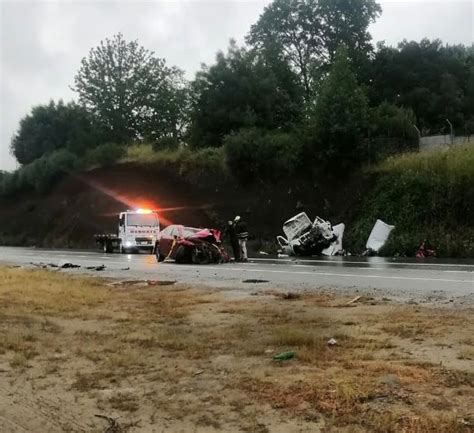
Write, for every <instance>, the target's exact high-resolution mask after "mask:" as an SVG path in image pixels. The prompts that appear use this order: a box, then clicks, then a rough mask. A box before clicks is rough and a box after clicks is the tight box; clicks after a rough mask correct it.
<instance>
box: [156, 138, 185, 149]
mask: <svg viewBox="0 0 474 433" xmlns="http://www.w3.org/2000/svg"><path fill="white" fill-rule="evenodd" d="M178 147H179V141H178V140H177V139H176V138H173V137H163V138H160V139H159V140H156V141H155V142H153V144H152V148H153V150H154V151H155V152H158V151H160V150H163V149H169V150H176V149H178Z"/></svg>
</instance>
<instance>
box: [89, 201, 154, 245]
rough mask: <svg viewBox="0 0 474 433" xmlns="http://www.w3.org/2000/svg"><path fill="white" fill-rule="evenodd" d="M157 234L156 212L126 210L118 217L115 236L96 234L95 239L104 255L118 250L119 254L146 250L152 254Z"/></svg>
mask: <svg viewBox="0 0 474 433" xmlns="http://www.w3.org/2000/svg"><path fill="white" fill-rule="evenodd" d="M159 232H160V221H159V218H158V214H157V212H155V211H152V210H148V209H137V210H134V211H133V210H127V211H126V212H120V214H119V215H118V232H117V234H108V233H102V234H97V235H95V239H96V242H97V243H98V244H99V245H100V246H101V248H102V249H103V250H104V252H106V253H112V252H113V251H114V250H115V249H118V250H119V251H120V252H121V253H128V252H132V251H133V252H135V251H139V250H148V251H149V253H150V254H153V252H154V248H155V244H156V239H157V237H158V233H159Z"/></svg>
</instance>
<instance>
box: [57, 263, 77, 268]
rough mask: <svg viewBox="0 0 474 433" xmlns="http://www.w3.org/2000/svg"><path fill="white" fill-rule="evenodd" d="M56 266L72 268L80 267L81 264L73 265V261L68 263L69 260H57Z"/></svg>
mask: <svg viewBox="0 0 474 433" xmlns="http://www.w3.org/2000/svg"><path fill="white" fill-rule="evenodd" d="M53 267H54V266H53ZM57 267H58V268H61V269H74V268H80V267H81V265H75V264H74V263H70V262H59V264H58V266H57Z"/></svg>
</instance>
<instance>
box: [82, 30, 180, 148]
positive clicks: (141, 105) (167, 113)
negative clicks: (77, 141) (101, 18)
mask: <svg viewBox="0 0 474 433" xmlns="http://www.w3.org/2000/svg"><path fill="white" fill-rule="evenodd" d="M181 81H182V72H181V71H180V70H179V69H178V68H169V67H167V66H166V64H165V61H164V60H163V59H160V58H157V57H155V55H154V53H153V52H152V51H149V50H147V49H145V48H143V47H142V46H140V45H139V44H138V42H137V41H132V42H126V41H125V39H124V38H123V36H122V34H120V33H119V34H117V35H115V36H114V37H113V38H112V39H106V40H105V42H104V41H101V43H100V45H99V46H98V47H96V48H93V49H91V51H90V52H89V56H88V57H87V58H83V59H82V62H81V68H80V69H79V71H78V73H77V75H76V77H75V79H74V86H73V90H75V91H76V92H77V93H78V94H79V101H80V103H81V104H82V105H84V106H85V107H86V108H87V109H88V110H89V111H90V112H91V113H94V115H96V116H97V118H98V119H99V120H100V121H101V122H102V124H103V125H104V126H105V127H107V128H108V129H109V130H110V131H112V133H113V134H114V139H115V141H127V140H131V139H137V138H143V137H144V136H150V137H152V138H156V137H158V136H162V135H167V134H175V135H177V129H178V124H179V122H180V121H181V120H180V119H179V120H177V119H176V113H179V111H180V108H179V107H180V104H183V103H184V101H183V99H182V98H181V97H177V95H181V93H180V91H181V88H180V87H179V86H178V83H180V82H181ZM172 113H174V114H172Z"/></svg>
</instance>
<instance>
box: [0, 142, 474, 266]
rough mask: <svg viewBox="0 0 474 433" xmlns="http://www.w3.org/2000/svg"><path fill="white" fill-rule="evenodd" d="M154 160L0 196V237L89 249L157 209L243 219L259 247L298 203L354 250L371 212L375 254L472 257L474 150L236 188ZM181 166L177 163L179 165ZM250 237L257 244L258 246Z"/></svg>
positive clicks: (186, 217) (202, 172) (210, 222)
mask: <svg viewBox="0 0 474 433" xmlns="http://www.w3.org/2000/svg"><path fill="white" fill-rule="evenodd" d="M208 163H209V161H208V162H207V163H206V164H207V165H206V164H204V163H203V162H197V163H196V162H195V163H194V165H192V166H187V167H184V166H183V163H182V161H178V160H177V159H173V158H170V157H169V155H168V157H167V158H164V159H163V158H162V159H160V158H156V159H155V160H150V161H149V162H148V163H147V162H144V161H141V162H138V161H135V162H133V161H130V160H128V162H122V163H119V164H116V165H114V166H112V167H102V168H95V169H92V170H88V171H82V172H79V173H76V174H70V175H68V176H66V177H65V178H63V179H62V180H61V181H60V182H59V183H57V184H56V185H55V186H54V187H53V188H52V189H51V191H50V192H49V193H47V194H43V195H41V194H39V193H32V192H30V193H22V194H17V195H16V196H14V197H13V198H9V199H7V198H3V199H0V227H1V228H0V242H1V243H2V244H7V245H35V246H38V247H39V246H45V247H80V248H91V247H94V241H93V235H94V233H97V232H103V231H107V232H114V231H115V229H116V215H117V213H118V212H120V211H121V210H124V209H129V208H137V207H149V208H153V209H158V210H159V211H160V216H161V221H162V224H163V225H167V224H170V223H179V224H185V225H192V226H217V227H223V226H224V225H225V222H226V221H227V220H228V219H230V218H232V217H233V216H235V215H237V214H239V215H242V216H243V217H244V218H245V219H246V220H247V221H248V223H249V227H250V231H251V233H252V235H253V237H254V238H255V239H257V240H258V241H262V242H263V243H264V244H265V248H269V249H271V245H270V244H269V243H271V242H273V240H274V239H275V236H276V235H277V234H279V233H280V231H281V226H282V223H283V222H284V221H285V220H286V219H288V218H289V217H291V216H293V215H294V214H295V213H297V204H298V203H300V206H301V205H302V208H303V210H305V211H306V212H307V213H308V214H309V215H310V216H311V217H314V216H315V215H319V216H321V217H323V218H326V219H329V220H330V221H331V222H332V223H333V224H337V223H339V222H344V223H345V224H346V227H347V231H346V235H345V239H344V244H345V247H346V248H347V249H348V250H349V251H351V252H352V253H360V252H362V251H363V250H364V248H365V242H366V240H367V237H368V235H369V233H370V230H371V228H372V226H373V224H374V222H375V220H376V219H377V218H381V219H383V220H384V221H386V222H387V223H390V224H394V225H395V226H396V229H395V231H394V232H393V235H392V237H391V239H390V241H389V243H388V244H387V246H386V248H385V249H384V251H382V254H385V255H390V256H392V255H402V256H404V255H406V256H413V255H414V253H415V251H416V249H417V247H418V246H419V244H420V242H421V241H422V240H423V239H427V240H428V241H429V243H430V244H432V246H433V247H434V248H435V249H436V250H437V252H438V255H439V256H444V257H474V229H473V227H472V221H474V205H473V203H474V187H473V185H474V147H472V146H471V147H467V148H459V149H452V150H449V151H438V152H431V153H424V154H413V153H412V154H405V155H401V156H398V157H393V158H390V159H388V160H386V161H385V162H383V163H381V164H379V165H377V166H376V167H374V168H372V169H370V170H365V171H363V172H359V173H355V174H354V175H353V176H352V177H351V178H348V179H345V180H339V181H338V180H326V181H319V182H314V183H313V182H304V181H296V180H292V179H282V180H281V181H280V182H278V183H276V184H275V183H273V184H269V183H267V184H263V183H259V184H254V185H251V186H245V187H243V186H240V185H239V184H238V182H236V181H235V180H233V178H232V177H231V176H230V175H229V174H228V173H225V172H224V171H222V169H220V168H219V167H221V165H219V164H217V163H216V161H213V162H212V163H213V164H214V167H210V166H209V164H208ZM184 165H186V164H184ZM258 245H259V242H257V246H258Z"/></svg>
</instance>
